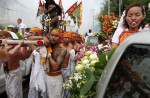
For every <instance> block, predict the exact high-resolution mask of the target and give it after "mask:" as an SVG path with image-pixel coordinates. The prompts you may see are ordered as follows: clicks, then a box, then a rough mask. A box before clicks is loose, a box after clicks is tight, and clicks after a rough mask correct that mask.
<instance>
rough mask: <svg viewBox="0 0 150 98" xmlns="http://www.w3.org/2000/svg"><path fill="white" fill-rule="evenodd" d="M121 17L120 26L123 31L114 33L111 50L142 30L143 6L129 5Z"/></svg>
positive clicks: (137, 4)
mask: <svg viewBox="0 0 150 98" xmlns="http://www.w3.org/2000/svg"><path fill="white" fill-rule="evenodd" d="M122 17H123V18H122V19H123V21H122V22H123V23H121V24H122V26H123V29H120V30H118V32H115V33H114V35H113V38H112V46H111V48H116V47H118V45H120V44H121V43H122V42H123V41H124V40H125V39H126V38H127V37H128V36H131V35H132V34H134V33H137V32H139V31H142V30H143V29H144V27H143V26H144V25H143V21H144V19H145V9H144V7H143V5H141V4H139V3H132V4H130V5H129V6H128V7H127V8H126V10H125V13H124V15H123V16H122ZM121 28H122V27H121Z"/></svg>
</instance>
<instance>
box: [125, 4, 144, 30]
mask: <svg viewBox="0 0 150 98" xmlns="http://www.w3.org/2000/svg"><path fill="white" fill-rule="evenodd" d="M125 19H126V22H127V24H128V25H129V28H138V27H139V25H140V23H141V22H142V20H143V19H144V15H143V14H142V10H141V8H140V7H132V8H130V9H129V11H128V12H127V16H126V17H125Z"/></svg>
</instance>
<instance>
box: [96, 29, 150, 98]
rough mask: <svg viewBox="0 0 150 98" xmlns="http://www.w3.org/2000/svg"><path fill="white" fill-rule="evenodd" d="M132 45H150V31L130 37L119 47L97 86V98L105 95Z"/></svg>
mask: <svg viewBox="0 0 150 98" xmlns="http://www.w3.org/2000/svg"><path fill="white" fill-rule="evenodd" d="M132 44H147V45H150V30H145V31H141V32H138V33H136V34H133V35H132V36H129V37H128V38H126V40H124V41H123V42H122V44H120V45H119V46H118V48H117V49H116V51H115V52H114V53H113V55H112V57H111V58H110V60H109V62H108V64H107V65H106V67H105V69H104V71H103V73H102V75H101V78H100V80H99V81H98V85H97V92H96V94H97V95H96V98H103V97H104V94H105V90H106V88H107V85H108V83H109V79H110V77H111V75H112V74H113V71H114V69H115V67H116V65H117V63H118V61H119V60H120V58H121V56H122V54H123V53H124V51H125V50H126V48H127V47H128V46H129V45H132Z"/></svg>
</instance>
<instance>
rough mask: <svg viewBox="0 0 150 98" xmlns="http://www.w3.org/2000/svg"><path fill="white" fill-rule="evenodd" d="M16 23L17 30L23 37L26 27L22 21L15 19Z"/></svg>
mask: <svg viewBox="0 0 150 98" xmlns="http://www.w3.org/2000/svg"><path fill="white" fill-rule="evenodd" d="M17 23H18V25H19V28H20V30H19V32H20V34H21V35H23V36H24V34H25V29H26V25H25V24H24V23H23V20H22V19H21V18H18V19H17Z"/></svg>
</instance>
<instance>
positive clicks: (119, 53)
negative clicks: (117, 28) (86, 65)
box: [96, 30, 150, 98]
mask: <svg viewBox="0 0 150 98" xmlns="http://www.w3.org/2000/svg"><path fill="white" fill-rule="evenodd" d="M96 98H150V30H147V31H142V32H139V33H137V34H134V35H132V36H129V37H128V38H127V39H126V40H125V41H124V42H123V43H122V44H121V45H120V46H119V47H118V48H117V49H116V51H115V52H114V54H113V55H112V57H111V58H110V60H109V61H108V63H107V65H106V67H105V69H104V71H103V73H102V75H101V78H100V80H99V82H98V85H97V93H96Z"/></svg>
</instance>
